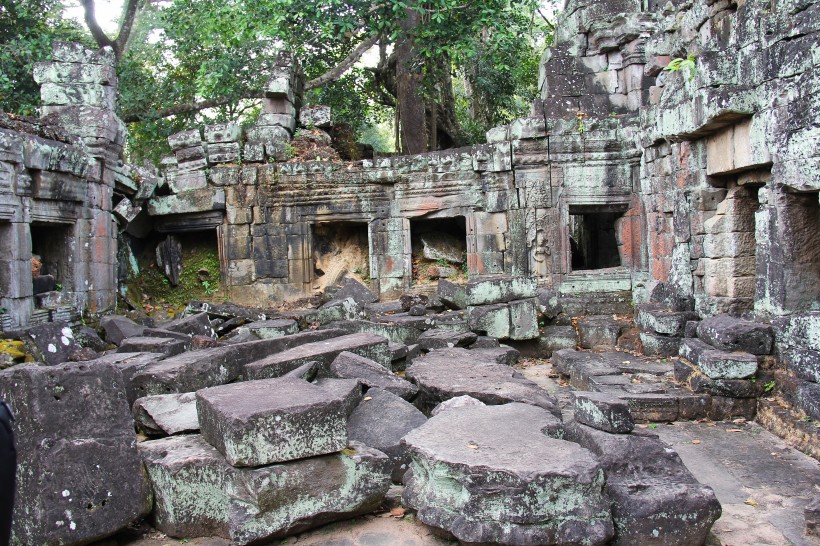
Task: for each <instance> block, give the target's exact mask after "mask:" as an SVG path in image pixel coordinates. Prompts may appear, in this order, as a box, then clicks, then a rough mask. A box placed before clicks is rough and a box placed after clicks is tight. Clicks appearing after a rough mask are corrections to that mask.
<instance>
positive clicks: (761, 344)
mask: <svg viewBox="0 0 820 546" xmlns="http://www.w3.org/2000/svg"><path fill="white" fill-rule="evenodd" d="M698 337H699V338H701V339H702V340H703V341H704V342H706V343H708V344H709V345H712V346H714V347H715V348H717V349H721V350H723V351H743V352H745V353H751V354H753V355H767V354H769V353H771V352H772V342H773V333H772V327H771V326H769V325H768V324H760V323H757V322H751V321H748V320H742V319H738V318H735V317H731V316H729V315H717V316H714V317H710V318H707V319H705V320H703V321H701V323H700V324H698Z"/></svg>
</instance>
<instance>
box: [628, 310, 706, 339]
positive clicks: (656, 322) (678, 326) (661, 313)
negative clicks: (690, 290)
mask: <svg viewBox="0 0 820 546" xmlns="http://www.w3.org/2000/svg"><path fill="white" fill-rule="evenodd" d="M695 319H697V313H694V312H691V311H674V310H672V309H666V308H662V307H659V306H657V305H655V304H644V305H639V306H637V313H636V315H635V324H637V325H638V327H639V328H641V329H642V330H645V331H649V332H654V333H656V334H663V335H667V336H677V337H680V336H683V334H684V330H685V328H686V323H687V322H688V321H691V320H695Z"/></svg>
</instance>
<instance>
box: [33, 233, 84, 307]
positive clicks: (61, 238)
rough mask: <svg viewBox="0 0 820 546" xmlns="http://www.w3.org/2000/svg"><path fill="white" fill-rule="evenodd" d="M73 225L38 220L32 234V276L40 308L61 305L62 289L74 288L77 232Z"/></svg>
mask: <svg viewBox="0 0 820 546" xmlns="http://www.w3.org/2000/svg"><path fill="white" fill-rule="evenodd" d="M73 227H74V226H73V225H72V224H58V223H50V222H49V223H46V222H42V223H40V222H37V223H32V224H31V225H30V227H29V231H30V234H31V277H32V283H33V294H34V298H35V306H36V307H37V308H42V307H53V306H55V305H59V304H60V303H61V302H60V301H58V300H59V299H60V298H59V295H60V294H61V293H62V292H63V290H72V289H73V286H72V269H73V262H74V260H73V255H72V248H73V246H74V245H73V243H74V233H73V231H74V230H73Z"/></svg>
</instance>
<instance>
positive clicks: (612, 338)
mask: <svg viewBox="0 0 820 546" xmlns="http://www.w3.org/2000/svg"><path fill="white" fill-rule="evenodd" d="M628 327H629V324H628V323H627V321H624V320H616V319H614V318H612V316H611V315H593V316H589V317H583V318H581V319H579V320H578V338H579V343H578V344H579V345H580V346H581V347H582V348H584V349H594V348H609V349H614V348H615V347H616V346H617V344H618V337H620V335H621V332H622V331H623V330H625V329H626V328H628Z"/></svg>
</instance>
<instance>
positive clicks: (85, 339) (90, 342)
mask: <svg viewBox="0 0 820 546" xmlns="http://www.w3.org/2000/svg"><path fill="white" fill-rule="evenodd" d="M73 331H74V339H75V340H77V343H79V344H80V346H81V347H88V348H90V349H93V350H94V351H96V352H98V353H101V352H102V351H104V350H105V348H106V343H105V342H104V341H103V340H102V339H101V338H100V336H99V334H97V331H96V330H95V329H94V328H91V327H89V326H79V327H74V328H73Z"/></svg>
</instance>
